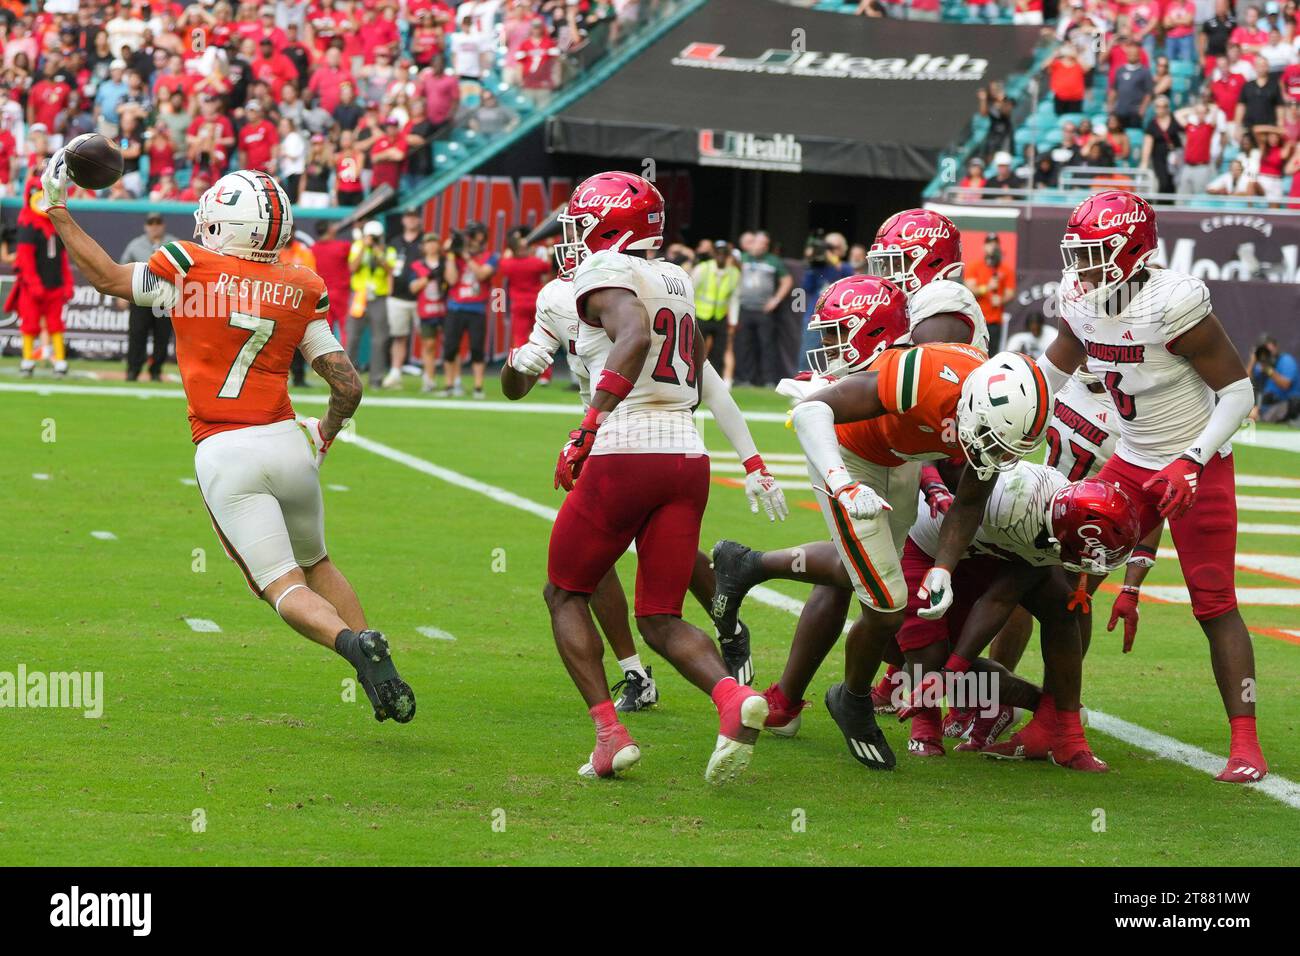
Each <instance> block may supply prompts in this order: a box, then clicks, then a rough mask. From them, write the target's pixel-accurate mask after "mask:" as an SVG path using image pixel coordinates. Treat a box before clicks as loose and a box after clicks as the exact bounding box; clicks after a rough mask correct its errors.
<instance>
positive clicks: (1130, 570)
mask: <svg viewBox="0 0 1300 956" xmlns="http://www.w3.org/2000/svg"><path fill="white" fill-rule="evenodd" d="M1164 528H1165V525H1164V522H1163V521H1162V522H1160V523H1159V524H1157V525H1156V526H1155V527H1154V528H1152V529H1151V531H1150V532H1149V533H1148V534H1147V536H1146V537H1145V538H1143V539H1142V540H1141V541H1140V542H1138V546H1137V547H1136V548H1134V549H1133V554H1132V556H1131V557H1130V558H1129V559H1128V563H1127V564H1126V565H1125V566H1124V586H1123V588H1121V589H1120V593H1119V595H1118V596H1117V597H1116V598H1115V603H1114V604H1112V605H1111V607H1110V623H1109V624H1107V625H1106V631H1107V633H1109V632H1111V631H1113V630H1115V625H1116V624H1118V623H1119V622H1120V621H1123V622H1124V653H1125V654H1127V653H1128V652H1129V651H1131V650H1133V640H1134V638H1136V637H1137V629H1138V616H1139V615H1138V595H1139V594H1140V593H1141V589H1142V582H1143V581H1145V580H1146V577H1147V575H1148V574H1150V573H1151V569H1152V568H1153V567H1155V563H1156V550H1157V549H1158V548H1159V547H1160V535H1161V533H1162V532H1163V531H1164Z"/></svg>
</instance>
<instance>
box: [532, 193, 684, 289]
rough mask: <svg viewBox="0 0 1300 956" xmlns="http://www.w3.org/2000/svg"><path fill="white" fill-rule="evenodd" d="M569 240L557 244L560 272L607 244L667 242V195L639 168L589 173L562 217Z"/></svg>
mask: <svg viewBox="0 0 1300 956" xmlns="http://www.w3.org/2000/svg"><path fill="white" fill-rule="evenodd" d="M556 218H557V219H558V220H559V223H560V228H561V230H562V231H563V240H562V241H561V242H557V243H556V244H555V261H556V262H557V263H558V264H559V267H560V274H561V275H567V274H569V273H571V272H572V271H573V270H574V269H576V268H577V267H578V265H579V263H581V262H582V260H583V259H585V258H587V256H589V255H590V254H591V253H593V252H599V251H601V250H602V249H613V250H614V251H615V252H627V251H628V250H630V249H648V250H651V251H653V250H655V249H658V248H659V247H660V246H662V245H663V242H664V197H663V196H661V195H660V194H659V190H658V189H656V188H655V187H654V184H653V183H652V182H650V181H649V180H648V179H642V178H641V177H640V176H637V175H635V174H633V173H621V172H609V173H597V174H596V175H595V176H591V177H589V178H587V179H584V180H583V181H582V182H581V183H579V184H578V188H577V189H575V190H574V191H573V195H572V196H571V197H569V205H568V206H567V207H566V208H565V210H564V212H562V213H560V215H559V216H557V217H556Z"/></svg>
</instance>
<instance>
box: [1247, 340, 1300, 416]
mask: <svg viewBox="0 0 1300 956" xmlns="http://www.w3.org/2000/svg"><path fill="white" fill-rule="evenodd" d="M1250 381H1251V384H1252V385H1254V386H1255V408H1254V410H1253V411H1252V412H1251V413H1250V417H1251V418H1252V419H1254V420H1255V421H1261V422H1289V421H1291V420H1292V419H1294V418H1297V417H1300V366H1298V365H1297V364H1296V360H1295V357H1294V356H1292V355H1291V353H1290V352H1283V351H1282V350H1281V349H1280V348H1278V344H1277V339H1275V338H1273V336H1271V335H1266V336H1265V337H1264V338H1263V339H1261V340H1260V343H1259V345H1257V346H1256V347H1255V362H1254V364H1253V365H1252V366H1251V368H1250Z"/></svg>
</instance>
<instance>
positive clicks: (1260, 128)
mask: <svg viewBox="0 0 1300 956" xmlns="http://www.w3.org/2000/svg"><path fill="white" fill-rule="evenodd" d="M1210 7H1212V10H1211V9H1210ZM1044 33H1045V36H1046V38H1047V39H1048V40H1050V42H1051V43H1052V44H1053V45H1054V49H1053V51H1052V53H1051V55H1050V58H1049V59H1048V61H1047V65H1046V68H1045V71H1044V74H1043V78H1042V80H1043V82H1042V84H1041V87H1040V93H1041V95H1042V97H1043V99H1044V101H1045V102H1046V103H1048V104H1049V105H1047V106H1046V107H1040V109H1039V111H1038V113H1037V114H1031V113H1028V112H1027V111H1026V110H1025V108H1024V107H1026V106H1027V105H1028V104H1019V105H1018V104H1017V103H1016V102H1014V101H1013V99H1012V98H1010V97H1008V95H1007V93H1006V91H1005V89H1004V88H1003V86H1002V85H1001V84H999V83H992V84H990V85H989V86H988V87H987V88H985V89H982V90H980V91H979V94H978V97H979V98H978V109H979V113H980V115H981V116H983V117H985V118H986V121H985V122H986V130H987V132H986V134H985V137H984V140H983V143H982V145H981V147H980V148H979V149H978V150H977V153H978V155H976V156H975V157H974V158H973V160H972V162H971V163H970V164H969V166H968V167H967V168H966V169H965V170H964V175H963V176H962V177H961V178H960V181H959V183H958V186H959V189H961V190H965V191H967V192H968V193H972V194H973V193H978V192H980V191H987V190H1018V189H1028V188H1043V187H1046V188H1051V187H1054V186H1057V185H1058V184H1059V183H1060V181H1061V174H1062V172H1063V171H1064V170H1067V169H1069V168H1070V167H1076V166H1086V167H1102V168H1110V167H1114V168H1116V169H1117V170H1118V171H1120V172H1117V174H1116V178H1119V176H1120V173H1122V171H1123V170H1124V169H1126V168H1128V169H1132V168H1140V169H1145V170H1147V171H1149V172H1148V173H1147V174H1144V175H1147V176H1149V177H1150V180H1151V182H1152V184H1153V187H1154V188H1153V190H1152V191H1155V192H1159V193H1164V194H1175V193H1176V194H1180V195H1185V196H1192V195H1207V194H1208V195H1231V196H1241V197H1257V198H1261V199H1263V200H1265V201H1267V202H1268V203H1270V204H1274V205H1281V204H1282V203H1283V202H1287V203H1288V204H1289V205H1296V204H1297V200H1300V177H1297V176H1295V175H1294V174H1295V173H1296V172H1297V171H1300V150H1297V149H1296V148H1295V146H1296V141H1297V138H1300V6H1298V5H1297V3H1296V0H1287V2H1285V3H1280V2H1277V0H1269V2H1267V3H1249V4H1248V3H1237V4H1235V5H1234V4H1233V3H1232V2H1231V0H1199V2H1198V0H1130V2H1108V0H1069V2H1068V3H1062V4H1061V11H1060V16H1059V18H1058V20H1057V22H1056V24H1055V25H1054V26H1048V27H1045V28H1044ZM1017 128H1019V129H1021V130H1022V132H1021V134H1020V135H1019V137H1018V136H1017ZM1025 129H1029V130H1031V134H1030V135H1029V136H1028V141H1025V139H1026V134H1025V133H1024V132H1023V130H1025Z"/></svg>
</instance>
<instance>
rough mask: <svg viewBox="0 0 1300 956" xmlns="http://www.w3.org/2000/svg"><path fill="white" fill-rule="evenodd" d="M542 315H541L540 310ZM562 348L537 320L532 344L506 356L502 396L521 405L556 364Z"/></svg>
mask: <svg viewBox="0 0 1300 956" xmlns="http://www.w3.org/2000/svg"><path fill="white" fill-rule="evenodd" d="M538 315H539V316H540V315H541V309H540V308H539V309H538ZM559 345H560V343H559V342H557V341H555V338H554V336H552V335H551V333H550V332H548V331H547V329H546V326H545V325H544V324H543V323H542V321H541V320H540V318H539V319H538V320H536V321H534V322H533V330H532V332H530V333H529V335H528V341H527V342H525V343H524V344H523V345H521V346H519V347H518V348H514V349H511V350H510V354H509V355H508V356H507V357H506V364H505V366H504V367H503V368H502V369H501V394H503V395H504V396H505V397H506V398H508V399H510V401H512V402H517V401H519V399H521V398H523V397H524V396H525V395H527V394H528V393H529V392H531V391H532V390H533V386H534V385H536V384H537V379H538V378H539V377H540V376H541V375H542V374H543V373H544V372H545V371H546V370H547V369H548V368H550V367H551V363H552V362H554V361H555V350H556V349H557V348H559Z"/></svg>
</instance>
